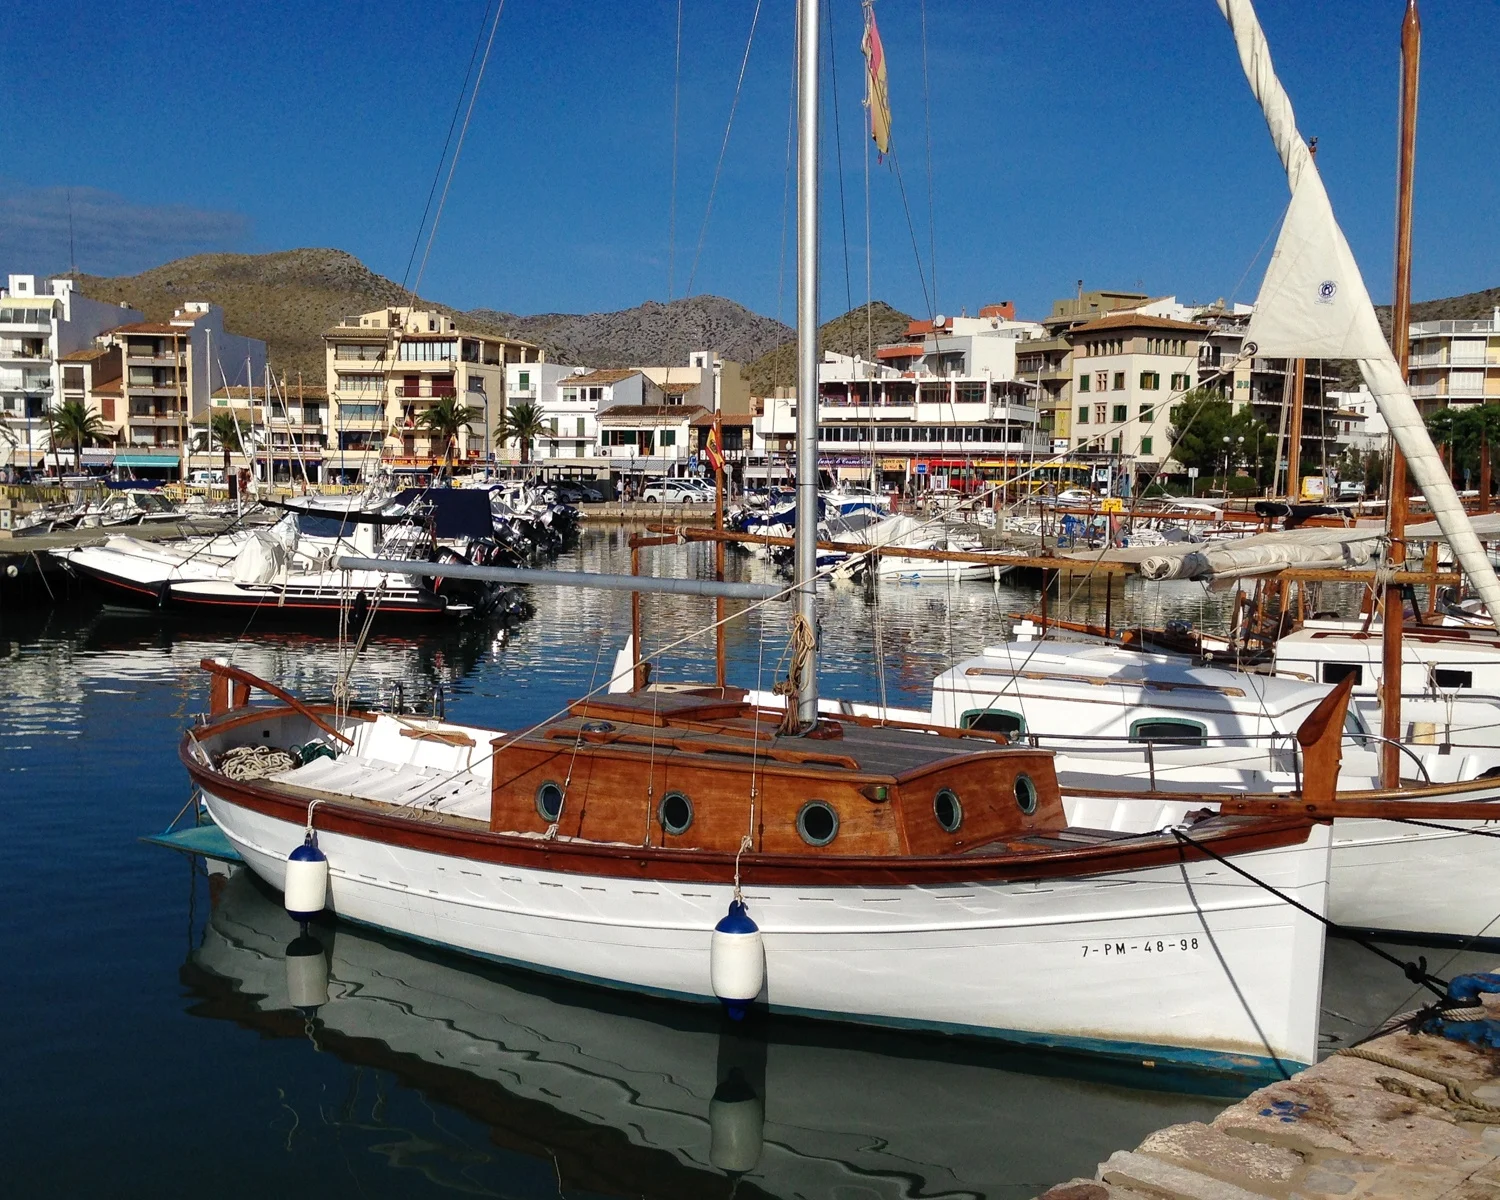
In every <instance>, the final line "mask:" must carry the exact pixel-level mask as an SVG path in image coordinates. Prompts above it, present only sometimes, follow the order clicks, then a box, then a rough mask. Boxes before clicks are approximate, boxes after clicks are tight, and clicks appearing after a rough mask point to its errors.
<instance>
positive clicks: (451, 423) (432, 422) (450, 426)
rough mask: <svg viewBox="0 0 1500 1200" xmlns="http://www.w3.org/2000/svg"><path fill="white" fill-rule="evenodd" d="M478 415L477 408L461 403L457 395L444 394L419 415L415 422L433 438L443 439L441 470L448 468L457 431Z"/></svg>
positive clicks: (455, 443)
mask: <svg viewBox="0 0 1500 1200" xmlns="http://www.w3.org/2000/svg"><path fill="white" fill-rule="evenodd" d="M479 415H480V413H479V410H478V409H477V408H474V407H472V406H470V405H468V404H464V403H462V402H461V401H460V400H459V398H458V397H457V396H444V397H442V398H441V399H440V400H438V402H437V403H436V404H434V405H433V406H432V407H431V408H429V409H428V410H427V411H426V412H424V413H423V414H422V415H421V416H420V417H418V418H417V424H418V425H420V426H421V427H422V428H423V429H425V430H427V431H428V433H429V434H430V435H431V436H432V438H433V439H434V440H436V439H438V438H442V439H443V470H444V471H445V472H446V471H447V470H448V464H449V462H450V461H451V459H452V456H453V450H454V448H455V447H456V446H457V445H458V432H459V430H461V429H463V428H464V427H465V426H467V425H469V424H470V423H471V422H472V421H474V420H475V419H476V418H477V417H478V416H479Z"/></svg>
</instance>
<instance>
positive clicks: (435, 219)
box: [411, 0, 505, 295]
mask: <svg viewBox="0 0 1500 1200" xmlns="http://www.w3.org/2000/svg"><path fill="white" fill-rule="evenodd" d="M504 11H505V0H500V3H499V4H497V5H496V6H495V19H494V20H493V21H492V22H491V23H490V40H489V41H487V42H486V43H485V45H484V57H483V58H482V59H480V60H479V74H478V75H476V76H475V77H474V87H473V90H472V91H470V92H469V107H468V110H467V111H466V112H465V113H464V123H463V127H462V128H461V129H460V130H459V131H458V143H457V145H455V146H454V147H453V158H452V159H451V160H450V161H449V163H448V178H447V179H446V180H445V181H444V182H443V194H442V196H440V197H439V198H438V206H437V212H435V213H434V214H433V216H432V229H431V230H430V231H429V232H428V234H427V247H426V249H424V250H423V251H422V265H421V266H420V267H419V268H418V269H417V279H416V282H415V283H413V284H412V287H411V291H412V295H416V293H418V292H420V291H421V290H422V276H423V275H425V274H426V273H427V259H428V258H429V257H430V256H431V254H432V244H433V242H434V241H436V240H437V231H438V224H439V223H440V222H441V221H442V219H443V209H444V208H445V207H446V206H447V204H448V189H449V188H451V187H452V186H453V175H454V173H455V172H456V171H457V170H458V160H459V157H460V155H462V154H463V152H464V139H465V138H466V137H468V135H469V122H470V121H471V120H473V118H474V105H475V103H476V102H477V101H478V100H479V89H480V88H481V87H482V86H483V84H484V72H485V69H486V68H487V67H488V66H489V65H490V51H491V50H493V49H494V48H495V33H496V31H497V30H498V29H499V28H500V14H501V13H503V12H504Z"/></svg>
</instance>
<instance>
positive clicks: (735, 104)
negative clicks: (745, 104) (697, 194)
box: [683, 0, 764, 296]
mask: <svg viewBox="0 0 1500 1200" xmlns="http://www.w3.org/2000/svg"><path fill="white" fill-rule="evenodd" d="M763 2H764V0H755V12H754V13H752V14H751V16H750V35H749V36H748V37H747V38H746V39H745V54H744V57H743V58H741V59H740V74H739V78H738V79H736V80H735V81H734V99H733V100H732V101H731V102H730V104H729V120H728V121H726V122H725V123H724V140H723V141H722V142H721V143H720V144H719V161H718V162H717V163H715V164H714V179H713V183H711V184H710V185H709V188H708V204H707V205H706V206H705V207H704V209H703V224H702V226H701V227H700V228H699V229H698V247H697V249H695V250H694V251H693V269H692V270H691V271H689V272H688V282H687V291H685V292H684V293H683V295H684V296H691V295H692V294H693V281H694V280H696V279H697V278H698V260H699V259H700V258H702V257H703V240H704V239H705V238H706V237H707V236H708V221H709V218H710V217H711V216H713V211H714V196H715V195H716V194H717V193H718V190H719V176H720V175H721V174H722V173H723V171H724V157H725V155H726V154H728V152H729V134H730V131H731V130H733V129H734V114H735V112H736V111H737V110H738V109H739V106H740V92H741V91H742V90H743V89H744V86H745V69H746V68H747V67H748V66H749V65H750V47H751V46H752V45H754V44H755V27H756V26H757V25H758V24H760V8H761V4H762V3H763Z"/></svg>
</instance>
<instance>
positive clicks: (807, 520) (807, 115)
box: [793, 0, 819, 728]
mask: <svg viewBox="0 0 1500 1200" xmlns="http://www.w3.org/2000/svg"><path fill="white" fill-rule="evenodd" d="M818 34H819V29H818V0H797V53H798V56H799V57H798V62H797V537H796V547H795V550H794V552H793V578H794V579H795V581H796V586H797V609H796V611H797V617H798V618H799V623H803V624H804V625H805V631H806V632H807V634H809V635H810V636H811V639H812V642H811V646H810V647H809V651H808V653H807V654H806V655H804V656H802V657H801V658H800V659H796V658H794V660H793V662H794V669H795V664H797V663H798V662H800V665H801V670H800V672H798V676H797V678H796V679H795V680H794V681H793V682H794V683H795V684H796V687H797V719H798V723H799V724H800V725H801V726H802V727H803V728H808V727H810V726H812V725H815V724H816V723H817V720H818V661H817V629H818V614H817V579H816V575H817V569H818V358H819V354H818V53H819V47H818Z"/></svg>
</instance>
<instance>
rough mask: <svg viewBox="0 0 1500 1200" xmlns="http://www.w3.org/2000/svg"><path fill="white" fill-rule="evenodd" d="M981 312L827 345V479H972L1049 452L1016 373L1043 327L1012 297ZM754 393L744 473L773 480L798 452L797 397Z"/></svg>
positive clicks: (1016, 467) (823, 448) (1011, 472)
mask: <svg viewBox="0 0 1500 1200" xmlns="http://www.w3.org/2000/svg"><path fill="white" fill-rule="evenodd" d="M979 312H980V315H979V316H977V317H938V318H935V319H934V320H932V321H913V322H911V324H910V325H909V326H908V327H907V331H906V335H905V338H904V339H903V340H902V341H901V342H898V343H894V344H892V345H886V346H881V347H879V348H877V350H876V351H875V361H874V362H867V361H865V359H864V358H863V356H861V355H859V354H858V353H855V354H854V355H852V356H851V355H848V354H843V353H839V352H837V351H832V350H830V351H827V352H825V354H824V356H823V363H822V366H821V367H820V369H819V404H818V443H819V466H820V469H821V470H823V471H825V472H827V473H828V474H829V475H831V476H833V477H834V478H844V479H851V480H853V479H860V480H862V479H867V478H869V477H870V474H871V468H872V464H873V467H874V473H875V474H876V476H877V477H878V478H879V480H880V481H881V482H883V483H885V484H887V485H891V486H896V487H902V488H906V487H918V488H926V487H936V488H971V489H972V488H978V487H980V486H983V485H986V484H989V483H993V482H998V481H1000V480H1004V479H1010V478H1014V477H1016V476H1017V475H1020V474H1023V473H1025V472H1027V471H1029V470H1030V469H1031V468H1032V467H1034V465H1035V462H1036V459H1037V458H1038V457H1045V455H1046V452H1047V449H1048V447H1047V445H1046V443H1045V442H1044V441H1043V440H1042V438H1041V437H1040V435H1039V432H1038V413H1037V406H1036V388H1035V385H1032V384H1028V383H1026V382H1024V381H1021V380H1018V379H1017V377H1016V361H1017V346H1018V344H1020V343H1021V342H1022V341H1023V339H1026V338H1030V337H1034V336H1039V335H1040V334H1041V333H1042V327H1041V326H1040V325H1039V324H1037V323H1036V322H1032V321H1017V320H1015V318H1014V310H1013V308H1012V306H1011V305H1010V304H1009V303H1006V304H998V305H986V306H985V307H984V308H981V309H980V310H979ZM788 390H789V389H780V390H778V394H776V395H773V396H767V397H765V398H764V400H763V401H762V402H761V407H760V411H759V412H758V414H757V416H756V418H755V422H754V433H753V444H752V448H751V454H750V460H749V466H748V469H747V474H748V475H750V476H754V477H769V478H780V477H783V476H784V475H786V474H787V472H788V471H789V469H790V466H789V464H790V462H791V459H792V458H793V456H794V454H795V442H796V428H797V398H796V397H795V396H792V395H789V394H787V392H788Z"/></svg>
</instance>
